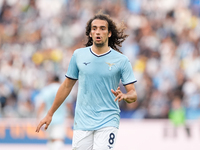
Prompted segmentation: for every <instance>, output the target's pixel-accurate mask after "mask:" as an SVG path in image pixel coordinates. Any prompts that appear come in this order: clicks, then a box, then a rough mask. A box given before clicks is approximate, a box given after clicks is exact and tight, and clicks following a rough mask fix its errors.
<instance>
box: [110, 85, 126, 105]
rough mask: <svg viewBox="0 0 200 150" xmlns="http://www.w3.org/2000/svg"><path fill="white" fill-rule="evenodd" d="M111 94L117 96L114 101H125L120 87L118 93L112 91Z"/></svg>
mask: <svg viewBox="0 0 200 150" xmlns="http://www.w3.org/2000/svg"><path fill="white" fill-rule="evenodd" d="M111 92H112V93H113V94H114V95H115V96H116V98H115V100H114V101H117V100H118V101H119V102H120V101H121V100H123V93H122V92H121V90H120V87H118V88H117V90H116V91H114V90H113V89H111Z"/></svg>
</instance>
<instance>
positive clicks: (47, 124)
mask: <svg viewBox="0 0 200 150" xmlns="http://www.w3.org/2000/svg"><path fill="white" fill-rule="evenodd" d="M51 120H52V116H50V115H49V114H47V115H46V116H45V117H44V118H43V119H42V120H41V121H40V123H39V124H38V126H37V128H36V130H35V132H39V131H40V128H41V127H42V126H43V125H44V124H46V125H45V128H44V129H45V130H47V128H48V126H49V124H50V123H51Z"/></svg>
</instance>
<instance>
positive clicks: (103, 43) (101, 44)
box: [94, 39, 108, 47]
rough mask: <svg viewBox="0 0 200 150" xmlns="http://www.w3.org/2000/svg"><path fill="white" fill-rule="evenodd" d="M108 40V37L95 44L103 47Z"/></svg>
mask: <svg viewBox="0 0 200 150" xmlns="http://www.w3.org/2000/svg"><path fill="white" fill-rule="evenodd" d="M107 40H108V39H106V40H105V41H104V42H103V41H102V42H101V43H97V42H94V44H95V46H96V47H103V46H104V45H105V43H106V42H107Z"/></svg>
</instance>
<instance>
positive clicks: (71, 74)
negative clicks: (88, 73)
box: [65, 53, 79, 80]
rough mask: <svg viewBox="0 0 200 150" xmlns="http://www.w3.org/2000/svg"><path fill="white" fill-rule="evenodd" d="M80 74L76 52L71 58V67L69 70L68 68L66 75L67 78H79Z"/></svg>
mask: <svg viewBox="0 0 200 150" xmlns="http://www.w3.org/2000/svg"><path fill="white" fill-rule="evenodd" d="M78 74H79V69H78V66H77V62H76V56H75V53H74V54H73V55H72V58H71V60H70V63H69V67H68V70H67V73H66V74H65V76H66V77H67V78H70V79H74V80H77V79H78Z"/></svg>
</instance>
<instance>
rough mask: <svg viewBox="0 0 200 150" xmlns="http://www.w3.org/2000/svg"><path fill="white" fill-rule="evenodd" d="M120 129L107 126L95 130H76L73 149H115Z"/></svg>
mask: <svg viewBox="0 0 200 150" xmlns="http://www.w3.org/2000/svg"><path fill="white" fill-rule="evenodd" d="M117 133H118V129H117V128H116V127H105V128H102V129H99V130H95V131H82V130H74V133H73V140H72V150H113V149H114V145H115V143H116V138H117Z"/></svg>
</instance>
